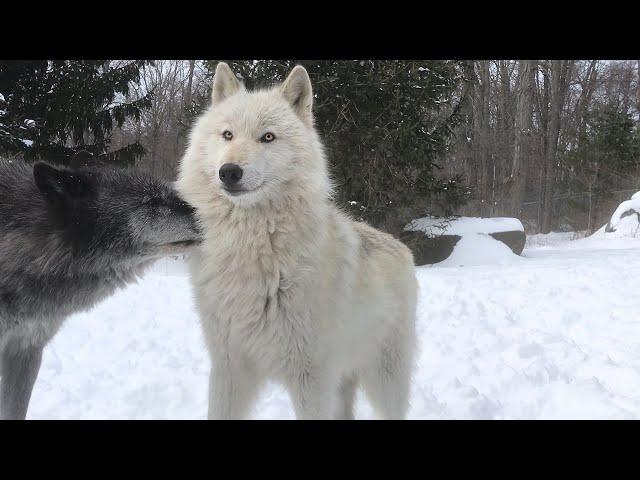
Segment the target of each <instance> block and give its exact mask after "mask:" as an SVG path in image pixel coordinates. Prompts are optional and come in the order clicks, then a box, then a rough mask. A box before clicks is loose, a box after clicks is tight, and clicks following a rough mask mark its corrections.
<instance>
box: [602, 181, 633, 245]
mask: <svg viewBox="0 0 640 480" xmlns="http://www.w3.org/2000/svg"><path fill="white" fill-rule="evenodd" d="M603 230H604V231H603ZM613 233H615V234H616V236H625V237H629V236H630V237H636V236H639V235H640V192H636V193H634V194H633V195H632V196H631V199H630V200H627V201H624V202H622V203H621V204H620V205H618V208H616V210H615V212H613V215H611V219H610V220H609V223H607V225H605V226H604V227H602V228H601V229H600V230H598V231H597V232H595V233H594V235H595V234H598V235H604V234H613Z"/></svg>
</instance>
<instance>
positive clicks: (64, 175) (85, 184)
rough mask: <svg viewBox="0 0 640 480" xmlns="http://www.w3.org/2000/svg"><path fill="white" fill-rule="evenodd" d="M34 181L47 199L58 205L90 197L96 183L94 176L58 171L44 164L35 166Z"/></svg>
mask: <svg viewBox="0 0 640 480" xmlns="http://www.w3.org/2000/svg"><path fill="white" fill-rule="evenodd" d="M33 179H34V180H35V183H36V186H37V187H38V190H40V191H41V192H42V194H43V195H44V196H45V198H46V199H47V200H48V201H49V202H51V203H56V204H57V203H61V202H64V201H65V200H70V199H73V198H81V197H84V196H86V195H88V194H89V193H90V192H92V191H93V190H94V187H95V183H96V182H95V179H94V177H93V176H92V175H88V174H84V173H82V172H78V173H76V172H72V171H69V170H58V169H57V168H54V167H52V166H51V165H47V164H46V163H42V162H38V163H36V164H35V165H34V166H33Z"/></svg>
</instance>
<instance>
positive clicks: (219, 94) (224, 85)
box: [211, 62, 242, 105]
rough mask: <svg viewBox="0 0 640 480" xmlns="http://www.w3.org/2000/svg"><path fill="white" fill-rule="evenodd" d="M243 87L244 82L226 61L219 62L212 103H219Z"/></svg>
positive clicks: (214, 77)
mask: <svg viewBox="0 0 640 480" xmlns="http://www.w3.org/2000/svg"><path fill="white" fill-rule="evenodd" d="M241 88H242V83H240V80H238V79H237V78H236V76H235V75H234V74H233V71H231V68H229V65H227V64H226V63H224V62H220V63H218V66H217V67H216V73H215V74H214V75H213V90H212V91H211V104H212V105H217V104H219V103H220V102H222V101H223V100H224V99H226V98H228V97H230V96H231V95H233V94H234V93H236V92H237V91H238V90H240V89H241Z"/></svg>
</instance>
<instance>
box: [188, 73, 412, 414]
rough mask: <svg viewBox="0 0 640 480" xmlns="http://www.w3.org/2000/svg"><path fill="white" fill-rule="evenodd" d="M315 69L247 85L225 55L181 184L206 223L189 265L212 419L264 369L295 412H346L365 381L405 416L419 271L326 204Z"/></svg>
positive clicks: (386, 410) (239, 407)
mask: <svg viewBox="0 0 640 480" xmlns="http://www.w3.org/2000/svg"><path fill="white" fill-rule="evenodd" d="M312 103H313V92H312V87H311V82H310V79H309V76H308V74H307V71H306V70H305V69H304V68H303V67H301V66H297V67H295V68H294V69H293V70H292V71H291V73H290V74H289V76H288V77H287V79H286V80H285V81H284V82H283V83H282V84H280V85H276V86H274V87H272V88H268V89H262V90H256V91H251V92H250V91H247V90H246V89H245V87H244V86H243V84H242V83H241V82H240V81H239V80H238V79H237V78H236V77H235V75H234V74H233V72H232V71H231V69H230V68H229V67H228V65H226V64H225V63H220V64H219V65H218V66H217V69H216V72H215V77H214V82H213V92H212V99H211V105H210V107H209V108H208V109H207V110H206V111H205V112H204V113H203V114H202V115H201V116H200V117H199V119H198V120H197V121H196V123H195V125H194V127H193V129H192V131H191V134H190V141H189V146H188V148H187V151H186V152H185V155H184V157H183V158H182V159H181V163H180V167H179V176H178V180H177V182H176V188H177V189H178V191H179V192H180V193H181V194H182V195H183V197H184V198H185V199H186V200H187V201H188V202H189V203H191V204H192V205H193V206H194V207H195V208H196V212H197V216H198V218H199V221H200V223H201V225H202V227H203V234H204V238H203V242H202V244H201V245H200V246H198V247H197V248H196V249H195V251H194V254H193V255H192V257H191V262H190V276H191V281H192V285H193V288H194V291H195V296H196V306H197V309H198V311H199V315H200V317H201V321H202V326H203V330H204V335H205V339H206V344H207V346H208V350H209V352H210V356H211V362H212V369H211V375H210V384H209V392H210V394H209V418H212V419H231V418H245V417H246V416H247V415H248V414H249V413H250V410H251V406H252V405H253V402H254V400H255V398H256V396H257V394H258V393H259V390H260V387H261V386H262V385H263V384H264V383H265V382H266V381H268V380H270V381H276V382H280V383H281V384H283V385H284V386H285V387H286V388H287V390H288V392H289V393H290V396H291V399H292V403H293V406H294V409H295V413H296V417H297V418H299V419H329V418H339V419H350V418H353V403H354V395H355V393H356V389H357V388H358V387H359V386H361V387H363V388H364V391H365V393H366V394H367V396H368V398H369V400H370V401H371V403H372V404H373V406H374V407H375V409H376V410H377V412H378V413H379V415H380V416H382V417H383V418H404V416H405V415H406V412H407V409H408V399H409V389H410V379H411V373H412V368H413V363H414V349H415V314H416V297H417V288H418V287H417V282H416V279H415V271H414V263H413V257H412V254H411V252H410V250H409V249H408V248H407V247H406V246H405V245H403V244H402V243H401V242H400V241H398V240H396V239H394V238H393V237H392V236H391V235H388V234H386V233H383V232H380V231H378V230H375V229H373V228H372V227H370V226H368V225H366V224H364V223H360V222H356V221H353V220H351V219H350V218H348V217H347V216H346V215H345V214H344V213H342V212H341V211H340V210H339V209H338V208H336V207H335V206H334V205H333V204H332V202H331V190H332V189H331V182H330V178H329V174H328V169H327V160H326V158H325V153H324V150H323V146H322V143H321V141H320V138H319V136H318V133H317V132H316V130H315V129H314V124H313V113H312Z"/></svg>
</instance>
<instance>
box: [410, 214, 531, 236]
mask: <svg viewBox="0 0 640 480" xmlns="http://www.w3.org/2000/svg"><path fill="white" fill-rule="evenodd" d="M405 230H409V231H413V232H425V233H426V234H427V235H460V236H462V235H466V234H469V233H497V232H509V231H513V230H519V231H522V232H523V231H524V227H523V226H522V223H521V222H520V220H518V219H517V218H508V217H494V218H479V217H456V218H452V219H450V220H445V219H443V218H440V217H424V218H419V219H417V220H413V221H412V222H411V223H409V225H407V226H406V227H405Z"/></svg>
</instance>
